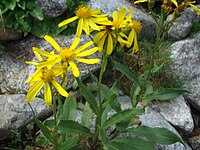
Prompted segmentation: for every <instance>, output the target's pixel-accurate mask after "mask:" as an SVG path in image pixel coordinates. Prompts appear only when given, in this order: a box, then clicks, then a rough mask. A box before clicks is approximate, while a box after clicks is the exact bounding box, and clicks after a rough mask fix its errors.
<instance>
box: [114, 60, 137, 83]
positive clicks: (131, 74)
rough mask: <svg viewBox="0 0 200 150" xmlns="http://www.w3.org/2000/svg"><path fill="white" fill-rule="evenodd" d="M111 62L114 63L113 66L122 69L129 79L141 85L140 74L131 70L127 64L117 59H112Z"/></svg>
mask: <svg viewBox="0 0 200 150" xmlns="http://www.w3.org/2000/svg"><path fill="white" fill-rule="evenodd" d="M111 62H112V64H113V66H114V67H115V68H116V69H117V70H118V71H120V72H121V73H123V74H124V75H125V76H126V77H127V78H128V79H129V80H131V81H135V82H137V83H138V84H139V85H140V82H139V79H138V76H137V75H136V73H134V72H133V71H130V70H129V69H128V68H127V67H126V66H124V65H122V64H120V63H118V62H117V61H114V60H112V59H111Z"/></svg>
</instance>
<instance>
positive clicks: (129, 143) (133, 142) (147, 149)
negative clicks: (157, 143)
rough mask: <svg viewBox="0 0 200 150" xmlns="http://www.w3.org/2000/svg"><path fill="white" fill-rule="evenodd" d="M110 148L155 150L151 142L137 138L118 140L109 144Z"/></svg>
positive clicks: (119, 149) (112, 149)
mask: <svg viewBox="0 0 200 150" xmlns="http://www.w3.org/2000/svg"><path fill="white" fill-rule="evenodd" d="M108 147H109V150H155V148H154V146H153V144H151V143H150V142H147V141H145V140H142V139H139V138H135V137H127V138H116V139H114V140H112V141H110V142H109V144H108Z"/></svg>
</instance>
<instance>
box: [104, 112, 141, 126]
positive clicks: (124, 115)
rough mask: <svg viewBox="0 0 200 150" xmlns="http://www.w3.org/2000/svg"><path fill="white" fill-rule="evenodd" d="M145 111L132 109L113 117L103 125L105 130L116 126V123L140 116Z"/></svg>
mask: <svg viewBox="0 0 200 150" xmlns="http://www.w3.org/2000/svg"><path fill="white" fill-rule="evenodd" d="M143 112H144V110H143V109H136V108H132V109H127V110H124V111H121V112H118V113H117V114H116V115H114V116H112V117H111V118H110V119H108V120H107V121H106V122H104V123H103V128H104V129H105V128H108V127H110V126H112V125H115V124H116V123H118V122H120V121H123V120H126V119H128V118H131V117H134V116H136V115H138V114H141V113H143Z"/></svg>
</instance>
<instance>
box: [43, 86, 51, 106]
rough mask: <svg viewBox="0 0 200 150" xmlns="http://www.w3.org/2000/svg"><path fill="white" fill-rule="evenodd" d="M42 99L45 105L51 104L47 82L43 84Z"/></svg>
mask: <svg viewBox="0 0 200 150" xmlns="http://www.w3.org/2000/svg"><path fill="white" fill-rule="evenodd" d="M44 100H45V104H46V105H47V106H50V105H52V94H51V88H50V86H49V83H45V84H44Z"/></svg>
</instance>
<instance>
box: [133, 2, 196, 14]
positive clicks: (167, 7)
mask: <svg viewBox="0 0 200 150" xmlns="http://www.w3.org/2000/svg"><path fill="white" fill-rule="evenodd" d="M143 2H147V3H148V4H150V3H152V1H151V0H137V1H135V2H134V4H138V3H143ZM195 2H196V1H191V0H184V1H183V2H182V3H181V4H178V2H177V1H176V0H163V4H162V5H161V8H162V10H163V11H164V12H165V13H167V14H169V13H171V12H173V14H174V15H175V14H176V13H178V12H182V11H183V10H185V9H186V8H187V7H188V6H190V7H192V9H193V10H194V11H195V12H196V13H197V15H200V9H199V8H198V7H196V6H195V5H194V3H195Z"/></svg>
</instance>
